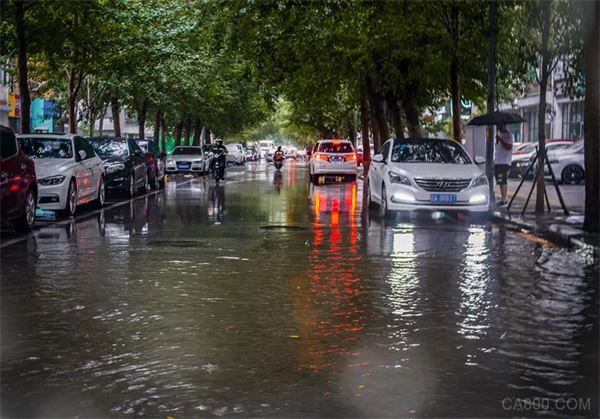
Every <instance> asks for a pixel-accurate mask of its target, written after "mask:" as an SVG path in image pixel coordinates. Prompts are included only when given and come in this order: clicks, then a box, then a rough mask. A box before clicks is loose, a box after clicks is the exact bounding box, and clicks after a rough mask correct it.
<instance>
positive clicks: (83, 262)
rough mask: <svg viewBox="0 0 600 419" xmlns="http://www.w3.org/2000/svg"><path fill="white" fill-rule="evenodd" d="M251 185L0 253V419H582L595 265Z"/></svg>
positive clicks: (354, 204) (250, 179)
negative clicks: (140, 418) (264, 418)
mask: <svg viewBox="0 0 600 419" xmlns="http://www.w3.org/2000/svg"><path fill="white" fill-rule="evenodd" d="M362 202H363V190H362V184H361V182H360V181H359V182H358V183H340V184H331V185H323V186H317V187H309V184H308V180H307V172H306V168H305V167H302V166H301V165H300V164H298V165H294V164H288V165H287V166H286V167H285V168H284V172H283V174H282V175H281V176H275V175H274V172H273V168H272V167H269V168H267V169H266V170H265V167H264V165H250V164H249V165H248V166H247V167H246V169H245V170H241V169H236V170H231V171H230V172H229V173H228V180H227V181H226V182H225V183H224V184H223V185H220V186H215V185H213V183H211V182H209V181H206V180H203V179H195V180H189V179H178V180H176V181H171V182H169V184H168V186H167V190H166V191H165V192H164V193H163V192H160V193H153V194H151V195H149V196H145V197H140V198H138V199H136V200H134V201H132V202H125V203H122V204H121V205H118V206H115V207H112V208H109V209H105V210H104V211H102V212H96V213H94V212H90V213H87V214H83V215H81V216H79V217H78V218H77V220H75V221H72V222H70V221H67V222H64V223H62V224H58V225H52V224H49V226H48V227H44V228H42V229H39V230H37V231H36V232H35V234H34V235H32V236H29V237H28V238H26V239H25V240H20V241H19V239H18V238H17V240H14V238H12V239H11V238H10V237H9V238H8V239H6V238H4V239H3V240H4V241H3V248H2V250H1V252H2V255H1V256H2V264H1V275H2V279H1V287H2V288H1V292H2V296H1V303H2V309H1V310H2V312H1V314H2V324H1V326H2V329H1V340H2V344H1V345H2V346H1V350H2V355H1V375H0V377H1V412H0V413H1V416H2V417H35V416H37V417H65V416H67V417H68V416H76V415H78V416H85V417H90V416H91V417H114V416H119V417H123V416H144V417H147V416H150V417H169V416H172V417H189V416H213V415H216V416H222V415H232V416H284V417H290V416H294V417H323V416H343V417H349V416H366V417H381V416H393V417H407V416H410V417H414V416H418V417H423V416H428V417H433V416H462V417H464V416H477V417H491V416H494V417H498V416H538V415H540V416H548V415H554V416H565V415H569V416H570V415H574V414H579V415H583V416H590V417H597V416H598V396H597V395H598V384H597V382H598V345H597V342H598V288H597V279H598V273H599V272H598V261H597V260H594V258H593V256H591V255H589V254H585V253H579V252H577V251H574V250H568V249H564V248H560V247H557V246H553V244H552V243H548V242H545V241H543V240H537V239H536V238H534V237H531V236H528V235H527V234H524V233H520V232H516V231H513V230H510V229H507V228H505V227H503V226H499V225H494V224H492V223H479V224H477V223H470V222H469V221H468V220H466V221H465V220H457V219H452V218H446V219H438V220H433V219H431V218H427V219H417V220H411V219H408V220H392V221H389V222H386V223H385V225H384V224H382V223H381V221H380V220H379V219H378V218H377V215H376V214H375V213H371V214H370V215H369V214H368V213H367V212H365V211H364V210H363V205H362Z"/></svg>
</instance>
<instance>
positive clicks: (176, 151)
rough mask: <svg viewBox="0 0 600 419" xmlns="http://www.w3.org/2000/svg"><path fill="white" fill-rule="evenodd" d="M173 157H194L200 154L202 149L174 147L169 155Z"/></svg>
mask: <svg viewBox="0 0 600 419" xmlns="http://www.w3.org/2000/svg"><path fill="white" fill-rule="evenodd" d="M171 154H172V155H174V156H177V155H185V156H189V155H194V154H202V149H201V148H199V147H175V148H174V149H173V153H171Z"/></svg>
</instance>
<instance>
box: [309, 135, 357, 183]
mask: <svg viewBox="0 0 600 419" xmlns="http://www.w3.org/2000/svg"><path fill="white" fill-rule="evenodd" d="M356 162H357V157H356V151H355V150H354V146H353V145H352V143H351V142H350V141H346V140H320V141H319V142H317V144H316V146H315V148H314V152H313V155H312V156H311V159H310V163H309V166H308V173H309V177H310V180H311V181H312V182H316V181H317V180H318V177H319V176H323V175H331V176H349V177H350V178H351V179H356V173H357V172H356V168H357V163H356Z"/></svg>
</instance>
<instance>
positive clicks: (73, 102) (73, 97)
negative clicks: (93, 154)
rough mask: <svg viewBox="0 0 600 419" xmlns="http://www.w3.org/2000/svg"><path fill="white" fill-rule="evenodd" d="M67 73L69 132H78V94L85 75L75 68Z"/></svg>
mask: <svg viewBox="0 0 600 419" xmlns="http://www.w3.org/2000/svg"><path fill="white" fill-rule="evenodd" d="M67 75H68V79H69V80H68V92H67V102H68V110H69V133H70V134H77V96H78V95H79V89H80V88H81V82H82V81H83V78H84V76H83V71H82V70H79V71H77V70H75V69H74V68H71V69H70V70H68V71H67Z"/></svg>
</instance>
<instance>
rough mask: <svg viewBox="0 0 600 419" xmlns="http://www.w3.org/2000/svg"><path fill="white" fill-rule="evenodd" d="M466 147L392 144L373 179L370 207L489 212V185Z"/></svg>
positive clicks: (376, 160) (432, 142)
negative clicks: (371, 205) (373, 204)
mask: <svg viewBox="0 0 600 419" xmlns="http://www.w3.org/2000/svg"><path fill="white" fill-rule="evenodd" d="M482 160H483V158H482V157H476V158H475V162H473V161H472V160H471V159H470V158H469V156H468V155H467V153H466V152H465V150H464V149H463V148H462V146H461V145H460V144H458V143H456V142H454V141H448V140H440V139H434V138H418V139H407V140H398V139H390V140H388V141H386V142H385V144H383V146H382V147H381V153H380V154H375V155H374V156H373V159H372V161H371V165H370V166H369V173H368V175H367V182H366V187H367V196H368V198H367V199H368V202H369V203H370V204H371V203H377V204H379V209H380V214H381V215H382V216H386V215H387V214H388V213H389V212H390V211H412V210H430V211H447V210H454V211H468V212H480V213H485V212H487V211H488V209H489V207H488V205H489V204H488V195H489V191H488V181H487V177H486V176H485V174H484V173H483V172H482V171H481V169H480V168H479V167H477V164H481V163H483V161H482Z"/></svg>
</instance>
